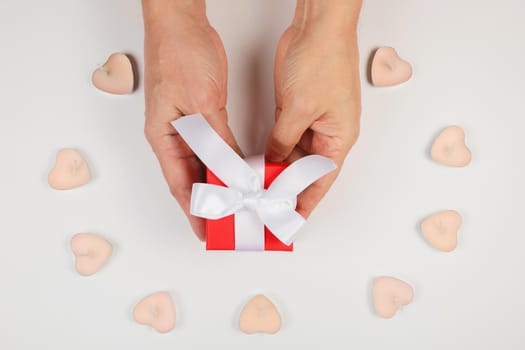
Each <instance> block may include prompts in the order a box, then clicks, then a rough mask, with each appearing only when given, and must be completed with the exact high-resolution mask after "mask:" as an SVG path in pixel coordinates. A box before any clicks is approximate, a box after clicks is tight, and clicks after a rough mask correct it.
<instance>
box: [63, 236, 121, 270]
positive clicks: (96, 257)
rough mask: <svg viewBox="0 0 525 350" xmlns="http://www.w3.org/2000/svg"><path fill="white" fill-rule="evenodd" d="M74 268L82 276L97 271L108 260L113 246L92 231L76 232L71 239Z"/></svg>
mask: <svg viewBox="0 0 525 350" xmlns="http://www.w3.org/2000/svg"><path fill="white" fill-rule="evenodd" d="M71 250H72V251H73V254H74V255H75V258H76V262H75V268H76V270H77V272H78V273H79V274H81V275H82V276H90V275H93V274H94V273H96V272H97V271H99V270H100V269H101V268H102V267H103V266H104V265H105V264H106V263H107V261H108V260H109V258H110V256H111V253H112V252H113V247H112V246H111V244H110V243H109V242H108V241H107V240H106V239H105V238H103V237H101V236H99V235H95V234H92V233H78V234H76V235H75V236H73V238H72V239H71Z"/></svg>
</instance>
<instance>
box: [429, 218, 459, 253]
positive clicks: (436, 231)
mask: <svg viewBox="0 0 525 350" xmlns="http://www.w3.org/2000/svg"><path fill="white" fill-rule="evenodd" d="M461 222H462V219H461V215H459V213H458V212H457V211H455V210H445V211H441V212H439V213H435V214H433V215H430V216H429V217H427V218H426V219H425V220H424V221H423V222H422V223H421V233H422V234H423V236H424V237H425V239H426V240H427V242H428V243H430V244H431V245H432V246H433V247H434V248H436V249H438V250H440V251H442V252H451V251H453V250H454V249H455V248H456V246H457V242H458V238H457V236H458V231H459V229H460V227H461Z"/></svg>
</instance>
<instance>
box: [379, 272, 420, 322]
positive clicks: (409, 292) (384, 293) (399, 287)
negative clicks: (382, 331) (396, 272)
mask: <svg viewBox="0 0 525 350" xmlns="http://www.w3.org/2000/svg"><path fill="white" fill-rule="evenodd" d="M413 298H414V290H413V289H412V287H411V286H410V285H409V284H408V283H406V282H404V281H401V280H399V279H397V278H394V277H388V276H382V277H377V278H376V279H375V281H374V287H373V299H374V306H375V309H376V312H377V314H378V315H379V316H381V317H383V318H391V317H393V316H394V315H395V314H396V312H397V310H398V309H399V308H400V307H402V306H405V305H408V304H410V303H411V302H412V299H413Z"/></svg>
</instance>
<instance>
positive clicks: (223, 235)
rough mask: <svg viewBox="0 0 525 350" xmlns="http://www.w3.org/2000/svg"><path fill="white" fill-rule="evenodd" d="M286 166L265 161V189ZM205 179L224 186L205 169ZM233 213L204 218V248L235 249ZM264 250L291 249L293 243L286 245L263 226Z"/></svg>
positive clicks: (210, 182)
mask: <svg viewBox="0 0 525 350" xmlns="http://www.w3.org/2000/svg"><path fill="white" fill-rule="evenodd" d="M287 166H288V164H284V163H266V164H265V166H264V188H265V189H267V188H268V186H269V185H270V184H271V183H272V181H273V180H275V178H276V177H277V176H279V174H280V173H281V172H282V171H283V170H284V169H285V168H286V167H287ZM206 181H207V182H208V183H209V184H213V185H219V186H224V187H226V185H224V183H223V182H222V181H221V180H219V178H218V177H217V176H215V174H213V173H212V172H211V171H210V170H209V169H206ZM234 215H235V214H233V215H229V216H226V217H224V218H222V219H218V220H210V219H206V249H207V250H235V220H234ZM264 250H280V251H292V250H293V243H292V244H290V245H289V246H287V245H286V244H284V243H283V242H281V241H280V240H279V239H278V238H277V237H275V236H274V235H273V234H272V232H270V230H269V229H268V228H267V227H266V226H264Z"/></svg>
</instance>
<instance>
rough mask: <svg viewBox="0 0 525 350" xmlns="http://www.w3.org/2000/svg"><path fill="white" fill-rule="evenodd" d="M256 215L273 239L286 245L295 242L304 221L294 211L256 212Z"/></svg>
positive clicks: (262, 210) (264, 210) (263, 210)
mask: <svg viewBox="0 0 525 350" xmlns="http://www.w3.org/2000/svg"><path fill="white" fill-rule="evenodd" d="M257 214H258V215H259V217H260V218H261V221H262V222H264V224H265V225H266V227H268V229H270V231H271V232H272V233H273V235H274V236H275V237H277V238H278V239H279V240H280V241H281V242H283V243H284V244H286V245H290V244H292V243H293V241H295V238H296V236H297V234H298V233H299V230H300V229H301V227H303V225H304V224H305V222H306V220H305V219H304V218H303V217H302V216H301V215H300V214H299V213H297V212H296V211H295V210H293V209H287V210H279V211H275V210H271V209H269V210H266V209H261V210H257Z"/></svg>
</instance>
